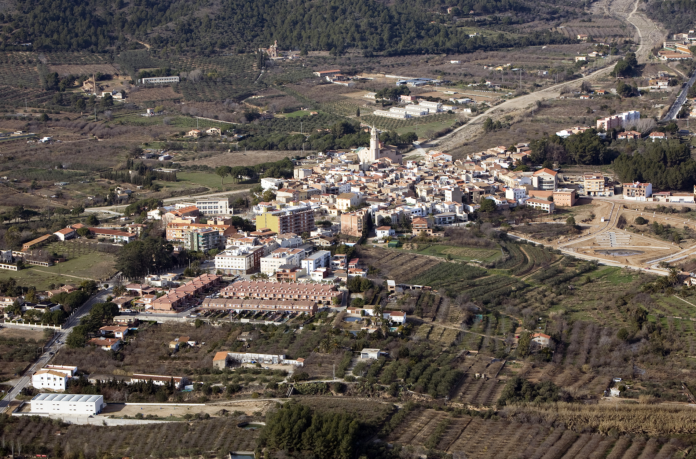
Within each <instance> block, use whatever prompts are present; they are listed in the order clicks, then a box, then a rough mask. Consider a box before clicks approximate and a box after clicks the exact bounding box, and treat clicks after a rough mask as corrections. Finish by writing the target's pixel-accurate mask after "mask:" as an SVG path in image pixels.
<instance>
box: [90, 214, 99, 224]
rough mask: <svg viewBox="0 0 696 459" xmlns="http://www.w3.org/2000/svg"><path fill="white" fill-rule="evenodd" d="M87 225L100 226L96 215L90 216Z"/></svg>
mask: <svg viewBox="0 0 696 459" xmlns="http://www.w3.org/2000/svg"><path fill="white" fill-rule="evenodd" d="M87 224H88V225H89V226H99V219H98V218H97V216H96V215H94V214H90V216H89V217H87Z"/></svg>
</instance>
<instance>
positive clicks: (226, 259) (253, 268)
mask: <svg viewBox="0 0 696 459" xmlns="http://www.w3.org/2000/svg"><path fill="white" fill-rule="evenodd" d="M262 256H263V247H258V246H243V247H238V248H235V249H233V250H226V251H224V252H222V253H219V254H217V255H216V256H215V270H220V271H222V272H223V273H225V274H251V273H255V272H257V271H258V270H259V269H261V257H262Z"/></svg>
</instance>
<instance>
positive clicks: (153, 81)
mask: <svg viewBox="0 0 696 459" xmlns="http://www.w3.org/2000/svg"><path fill="white" fill-rule="evenodd" d="M138 82H140V83H142V84H167V83H178V82H179V77H178V76H168V77H153V78H141V79H140V80H138Z"/></svg>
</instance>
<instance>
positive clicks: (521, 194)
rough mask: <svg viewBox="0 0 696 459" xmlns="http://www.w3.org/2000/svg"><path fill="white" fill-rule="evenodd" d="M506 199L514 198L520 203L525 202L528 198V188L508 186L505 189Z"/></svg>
mask: <svg viewBox="0 0 696 459" xmlns="http://www.w3.org/2000/svg"><path fill="white" fill-rule="evenodd" d="M505 198H506V199H514V200H515V201H517V203H518V204H523V203H524V200H525V199H526V198H527V190H526V189H524V188H508V189H507V190H505Z"/></svg>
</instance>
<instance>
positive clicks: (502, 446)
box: [387, 409, 679, 459]
mask: <svg viewBox="0 0 696 459" xmlns="http://www.w3.org/2000/svg"><path fill="white" fill-rule="evenodd" d="M412 414H413V415H412V416H408V417H407V418H406V421H405V422H403V423H402V424H401V425H399V426H398V428H397V429H395V430H394V431H392V432H391V434H390V435H389V436H388V437H387V441H390V442H395V443H400V444H403V445H413V446H420V447H422V446H426V447H429V448H431V447H433V445H434V449H436V450H439V451H443V452H447V453H450V454H453V453H454V454H456V453H460V454H465V455H466V457H469V458H482V459H483V458H490V457H520V458H533V457H537V458H541V457H543V458H546V459H561V458H562V457H563V458H593V459H595V458H597V459H599V458H604V457H607V456H606V454H607V453H608V452H609V451H611V454H610V455H609V456H608V457H611V458H621V457H623V458H637V457H639V456H641V454H644V455H643V456H641V457H646V458H647V457H660V458H669V457H672V455H673V454H675V453H676V452H677V451H678V450H679V443H678V442H674V441H670V440H662V441H660V440H657V439H656V438H651V439H648V438H645V437H642V436H640V435H638V436H635V437H631V436H619V437H616V436H613V437H605V436H602V435H598V434H589V433H578V432H575V431H573V430H570V429H568V428H566V427H563V426H559V427H549V426H546V425H543V424H536V423H531V422H530V423H525V422H518V421H514V420H509V419H498V420H486V419H483V418H481V417H478V416H477V417H471V416H466V415H464V416H456V415H454V416H453V415H451V414H448V413H446V412H442V411H435V410H430V409H425V410H416V411H414V412H413V413H412ZM629 448H630V453H627V451H628V450H629ZM658 452H659V454H658Z"/></svg>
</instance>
